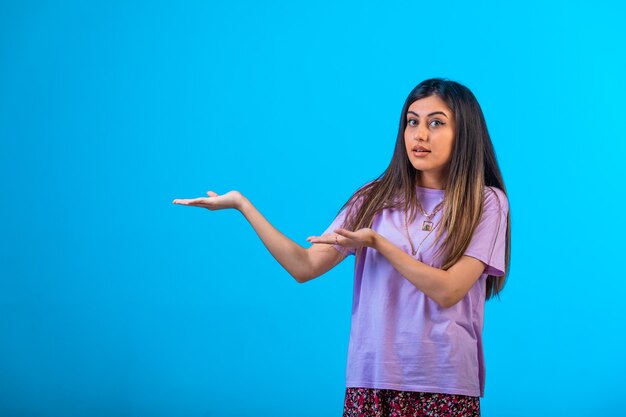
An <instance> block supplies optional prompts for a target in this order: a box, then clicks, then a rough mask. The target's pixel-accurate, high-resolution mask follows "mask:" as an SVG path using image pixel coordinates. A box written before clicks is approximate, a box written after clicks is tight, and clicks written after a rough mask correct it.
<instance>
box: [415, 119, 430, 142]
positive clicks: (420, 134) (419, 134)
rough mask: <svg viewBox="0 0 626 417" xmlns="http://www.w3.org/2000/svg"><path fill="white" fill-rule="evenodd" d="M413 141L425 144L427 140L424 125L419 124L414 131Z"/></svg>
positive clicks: (426, 129) (426, 130)
mask: <svg viewBox="0 0 626 417" xmlns="http://www.w3.org/2000/svg"><path fill="white" fill-rule="evenodd" d="M413 139H415V140H417V141H419V142H426V141H427V140H428V128H427V127H426V126H425V124H424V123H420V124H419V125H418V126H417V128H416V129H414V134H413Z"/></svg>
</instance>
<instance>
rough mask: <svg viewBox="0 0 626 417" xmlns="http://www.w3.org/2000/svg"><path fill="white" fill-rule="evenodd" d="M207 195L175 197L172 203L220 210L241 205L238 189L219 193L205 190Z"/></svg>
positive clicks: (241, 198) (236, 207)
mask: <svg viewBox="0 0 626 417" xmlns="http://www.w3.org/2000/svg"><path fill="white" fill-rule="evenodd" d="M207 195H208V197H198V198H186V199H185V198H177V199H175V200H174V201H172V203H174V204H181V205H184V206H194V207H202V208H205V209H208V210H221V209H227V208H235V209H238V208H239V207H240V206H241V201H242V200H243V196H242V195H241V193H240V192H239V191H234V190H233V191H229V192H227V193H226V194H222V195H219V194H217V193H215V192H213V191H208V192H207Z"/></svg>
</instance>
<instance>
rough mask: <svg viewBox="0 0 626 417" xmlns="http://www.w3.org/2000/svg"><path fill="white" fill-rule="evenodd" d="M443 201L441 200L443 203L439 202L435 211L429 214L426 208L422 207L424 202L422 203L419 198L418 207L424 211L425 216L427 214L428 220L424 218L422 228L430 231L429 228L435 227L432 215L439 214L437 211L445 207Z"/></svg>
mask: <svg viewBox="0 0 626 417" xmlns="http://www.w3.org/2000/svg"><path fill="white" fill-rule="evenodd" d="M443 201H444V200H441V203H439V204H437V206H435V208H434V209H433V212H432V213H430V214H428V213H426V212H425V211H424V209H423V208H422V203H420V201H419V200H417V208H419V209H420V211H421V212H422V214H423V215H424V216H426V220H424V221H423V222H422V230H424V231H426V232H428V231H429V230H432V228H433V222H432V221H431V217H433V216H434V215H435V214H437V212H438V211H439V210H441V208H442V207H443Z"/></svg>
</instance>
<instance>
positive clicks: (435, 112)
mask: <svg viewBox="0 0 626 417" xmlns="http://www.w3.org/2000/svg"><path fill="white" fill-rule="evenodd" d="M407 113H413V114H414V115H416V116H417V117H420V115H419V114H417V113H415V112H414V111H411V110H409V111H408V112H407ZM435 114H443V115H444V116H446V118H449V117H448V115H447V114H445V113H444V112H442V111H434V112H432V113H429V114H428V116H433V115H435Z"/></svg>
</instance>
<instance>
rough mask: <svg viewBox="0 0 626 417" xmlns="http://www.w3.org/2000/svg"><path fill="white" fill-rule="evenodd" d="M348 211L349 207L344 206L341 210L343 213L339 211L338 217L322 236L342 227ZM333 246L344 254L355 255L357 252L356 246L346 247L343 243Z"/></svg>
mask: <svg viewBox="0 0 626 417" xmlns="http://www.w3.org/2000/svg"><path fill="white" fill-rule="evenodd" d="M347 212H348V207H346V208H344V209H343V210H342V211H341V213H339V214H338V215H337V217H335V220H333V222H332V223H331V224H330V226H328V227H327V228H326V230H324V232H323V233H322V234H321V236H324V235H327V234H332V233H335V232H334V230H335V229H339V228H340V227H341V224H342V223H343V221H344V219H345V218H346V214H347ZM332 246H333V248H335V249H336V250H338V251H339V252H340V253H341V254H343V255H344V256H348V255H354V254H355V248H346V247H343V246H341V245H332Z"/></svg>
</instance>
